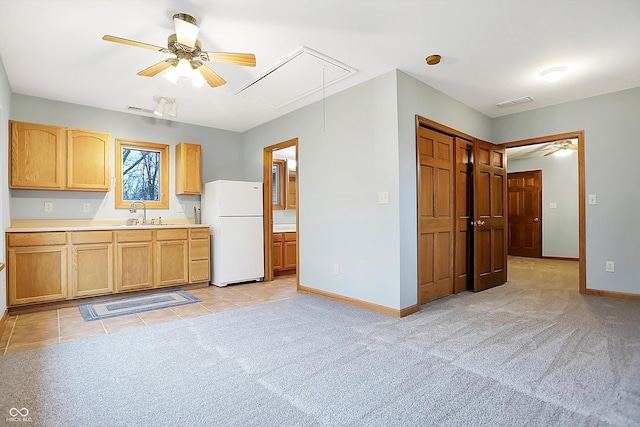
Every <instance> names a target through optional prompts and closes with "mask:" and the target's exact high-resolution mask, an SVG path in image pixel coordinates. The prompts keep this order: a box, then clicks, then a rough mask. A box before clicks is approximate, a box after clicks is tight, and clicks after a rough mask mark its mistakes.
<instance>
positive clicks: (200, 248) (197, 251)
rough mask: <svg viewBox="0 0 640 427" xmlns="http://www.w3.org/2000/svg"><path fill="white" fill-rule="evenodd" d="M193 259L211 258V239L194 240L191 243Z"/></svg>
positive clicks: (190, 249)
mask: <svg viewBox="0 0 640 427" xmlns="http://www.w3.org/2000/svg"><path fill="white" fill-rule="evenodd" d="M189 254H190V257H191V259H192V260H193V259H209V239H200V240H192V241H191V242H190V243H189Z"/></svg>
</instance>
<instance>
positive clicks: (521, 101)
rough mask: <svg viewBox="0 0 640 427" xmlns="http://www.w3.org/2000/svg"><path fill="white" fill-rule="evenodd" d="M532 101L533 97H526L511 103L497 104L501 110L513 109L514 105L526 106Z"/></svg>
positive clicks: (513, 100)
mask: <svg viewBox="0 0 640 427" xmlns="http://www.w3.org/2000/svg"><path fill="white" fill-rule="evenodd" d="M531 101H533V98H532V97H530V96H524V97H522V98H518V99H512V100H511V101H504V102H499V103H497V104H496V106H497V107H500V108H505V107H511V106H512V105H518V104H525V103H527V102H531Z"/></svg>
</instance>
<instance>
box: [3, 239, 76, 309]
mask: <svg viewBox="0 0 640 427" xmlns="http://www.w3.org/2000/svg"><path fill="white" fill-rule="evenodd" d="M7 252H8V255H9V259H8V262H7V267H8V280H9V305H10V306H14V305H19V304H27V303H34V302H44V301H53V300H60V299H66V298H67V247H66V246H40V247H22V248H10V249H9V250H8V251H7Z"/></svg>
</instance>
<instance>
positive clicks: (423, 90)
mask: <svg viewBox="0 0 640 427" xmlns="http://www.w3.org/2000/svg"><path fill="white" fill-rule="evenodd" d="M397 80H398V128H399V129H398V131H399V138H398V139H399V178H400V181H399V185H400V260H401V261H400V262H401V283H402V287H401V306H402V307H408V306H411V305H413V304H416V303H417V289H416V284H417V283H418V257H417V245H418V242H417V221H418V219H417V208H416V207H417V204H418V203H417V190H416V130H415V116H416V114H417V115H420V116H422V117H425V118H427V119H430V120H433V121H435V122H438V123H440V124H443V125H446V126H449V127H451V128H453V129H456V130H458V131H460V132H464V133H467V134H469V135H472V136H474V137H476V138H480V139H485V140H489V141H490V140H491V139H490V137H491V120H490V119H489V117H487V116H485V115H483V114H481V113H479V112H477V111H475V110H474V109H472V108H470V107H468V106H466V105H464V104H462V103H461V102H459V101H456V100H455V99H453V98H451V97H449V96H447V95H445V94H443V93H442V92H439V91H437V90H435V89H434V88H432V87H430V86H427V85H425V84H424V83H422V82H420V81H418V80H416V79H414V78H413V77H411V76H409V75H407V74H405V73H403V72H401V71H397Z"/></svg>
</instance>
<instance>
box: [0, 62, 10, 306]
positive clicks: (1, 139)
mask: <svg viewBox="0 0 640 427" xmlns="http://www.w3.org/2000/svg"><path fill="white" fill-rule="evenodd" d="M10 113H11V88H10V87H9V81H8V80H7V74H6V72H5V71H4V64H3V63H2V58H0V159H2V162H1V164H2V167H0V170H1V171H2V173H0V218H1V220H2V229H3V230H4V229H5V228H7V227H8V226H9V225H10V222H11V220H10V216H9V211H10V201H9V183H8V179H9V174H8V172H7V171H8V170H9V156H8V155H7V153H8V152H9V128H8V120H9V115H10ZM0 262H3V263H6V251H5V239H4V236H2V239H0ZM5 273H6V271H2V272H0V318H1V317H2V315H3V314H4V312H5V310H6V309H7V283H6V274H5Z"/></svg>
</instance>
